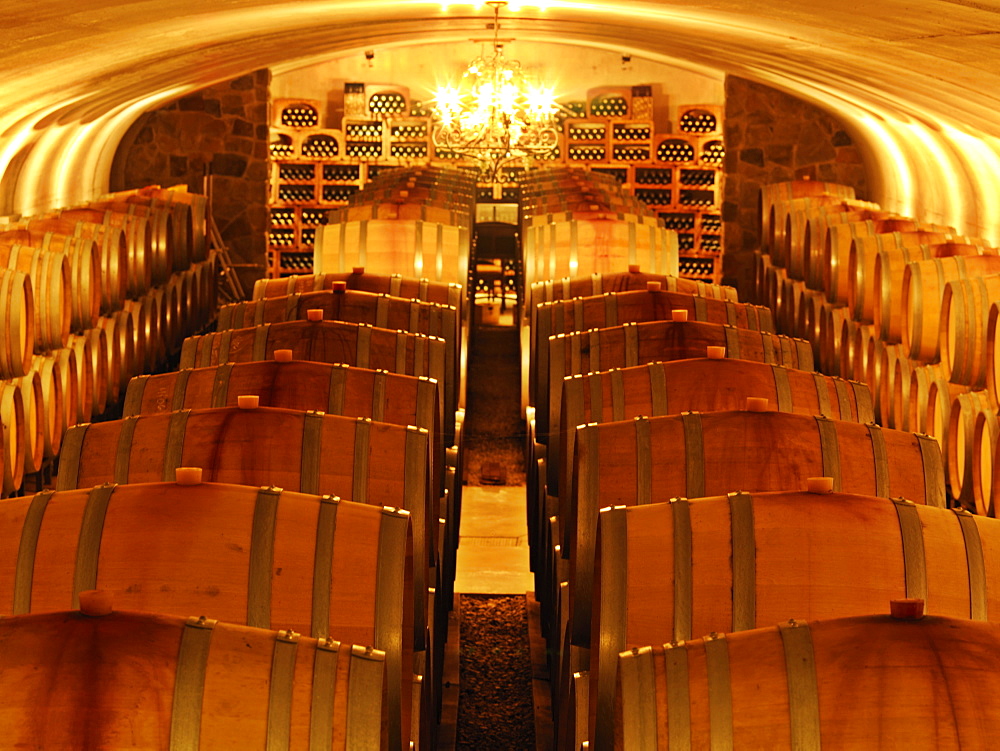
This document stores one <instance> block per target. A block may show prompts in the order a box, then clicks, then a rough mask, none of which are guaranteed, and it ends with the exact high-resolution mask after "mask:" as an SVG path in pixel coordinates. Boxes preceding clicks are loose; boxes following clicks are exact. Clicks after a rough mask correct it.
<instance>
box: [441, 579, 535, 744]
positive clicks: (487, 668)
mask: <svg viewBox="0 0 1000 751" xmlns="http://www.w3.org/2000/svg"><path fill="white" fill-rule="evenodd" d="M461 618H462V622H461V623H462V627H461V651H460V654H459V670H460V671H461V679H460V681H461V688H460V691H459V699H458V737H457V744H456V748H458V749H462V750H463V751H528V750H530V749H533V748H534V747H535V720H534V717H535V716H534V703H533V699H532V693H531V654H530V651H529V646H528V611H527V605H526V603H525V598H524V596H523V595H521V596H519V597H508V596H498V595H468V594H464V595H462V596H461Z"/></svg>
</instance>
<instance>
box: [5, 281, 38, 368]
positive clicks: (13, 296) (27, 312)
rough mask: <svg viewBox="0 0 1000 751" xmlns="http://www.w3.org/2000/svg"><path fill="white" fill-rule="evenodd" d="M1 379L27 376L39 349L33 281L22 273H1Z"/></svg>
mask: <svg viewBox="0 0 1000 751" xmlns="http://www.w3.org/2000/svg"><path fill="white" fill-rule="evenodd" d="M0 320H2V321H3V322H4V326H3V330H2V331H0V378H16V377H18V376H23V375H25V374H26V373H28V371H29V370H30V369H31V353H32V352H34V350H35V300H34V293H33V292H32V286H31V278H30V277H29V276H28V275H27V274H25V273H24V272H22V271H3V270H0Z"/></svg>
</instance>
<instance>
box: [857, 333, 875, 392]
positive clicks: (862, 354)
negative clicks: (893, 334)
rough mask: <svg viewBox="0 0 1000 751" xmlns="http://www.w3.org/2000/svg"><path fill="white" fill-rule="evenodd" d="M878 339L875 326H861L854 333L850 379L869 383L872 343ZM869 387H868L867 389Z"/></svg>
mask: <svg viewBox="0 0 1000 751" xmlns="http://www.w3.org/2000/svg"><path fill="white" fill-rule="evenodd" d="M877 338H878V335H877V333H876V330H875V326H874V325H871V326H869V325H868V324H861V325H860V326H858V327H857V328H856V329H855V331H854V343H853V345H852V346H853V347H854V355H853V362H854V373H853V375H851V376H850V377H851V378H853V379H854V380H856V381H862V382H864V383H866V384H867V383H869V377H870V373H871V370H872V364H871V356H872V349H873V348H872V343H873V341H874V340H876V339H877ZM870 388H871V386H869V389H870Z"/></svg>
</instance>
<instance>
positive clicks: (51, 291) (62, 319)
mask: <svg viewBox="0 0 1000 751" xmlns="http://www.w3.org/2000/svg"><path fill="white" fill-rule="evenodd" d="M0 266H5V267H6V268H7V269H9V270H14V271H21V272H24V273H25V274H27V275H28V276H29V277H30V278H31V291H32V307H33V310H34V332H35V349H36V351H45V350H48V349H59V348H60V347H64V346H65V345H66V338H67V337H68V336H69V330H70V323H71V317H72V300H71V294H72V289H73V287H72V276H71V274H70V265H69V259H68V258H67V257H66V256H65V255H63V254H62V253H46V252H43V251H41V250H38V249H37V248H33V247H31V246H30V245H20V244H14V245H5V244H3V243H2V242H0Z"/></svg>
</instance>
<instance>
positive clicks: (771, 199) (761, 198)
mask: <svg viewBox="0 0 1000 751" xmlns="http://www.w3.org/2000/svg"><path fill="white" fill-rule="evenodd" d="M824 194H827V195H835V196H839V197H841V198H854V188H853V187H851V186H849V185H840V184H838V183H831V182H819V181H817V180H791V181H788V182H780V183H770V184H767V185H764V186H763V187H761V189H760V193H759V194H758V200H757V206H758V208H759V209H760V243H761V250H763V251H764V252H765V253H767V252H773V248H774V243H775V239H774V234H775V231H776V227H775V224H776V221H775V214H776V213H777V212H776V210H775V204H779V203H784V202H786V201H790V200H792V199H795V198H805V197H807V196H818V195H824ZM782 229H784V228H783V227H782Z"/></svg>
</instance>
